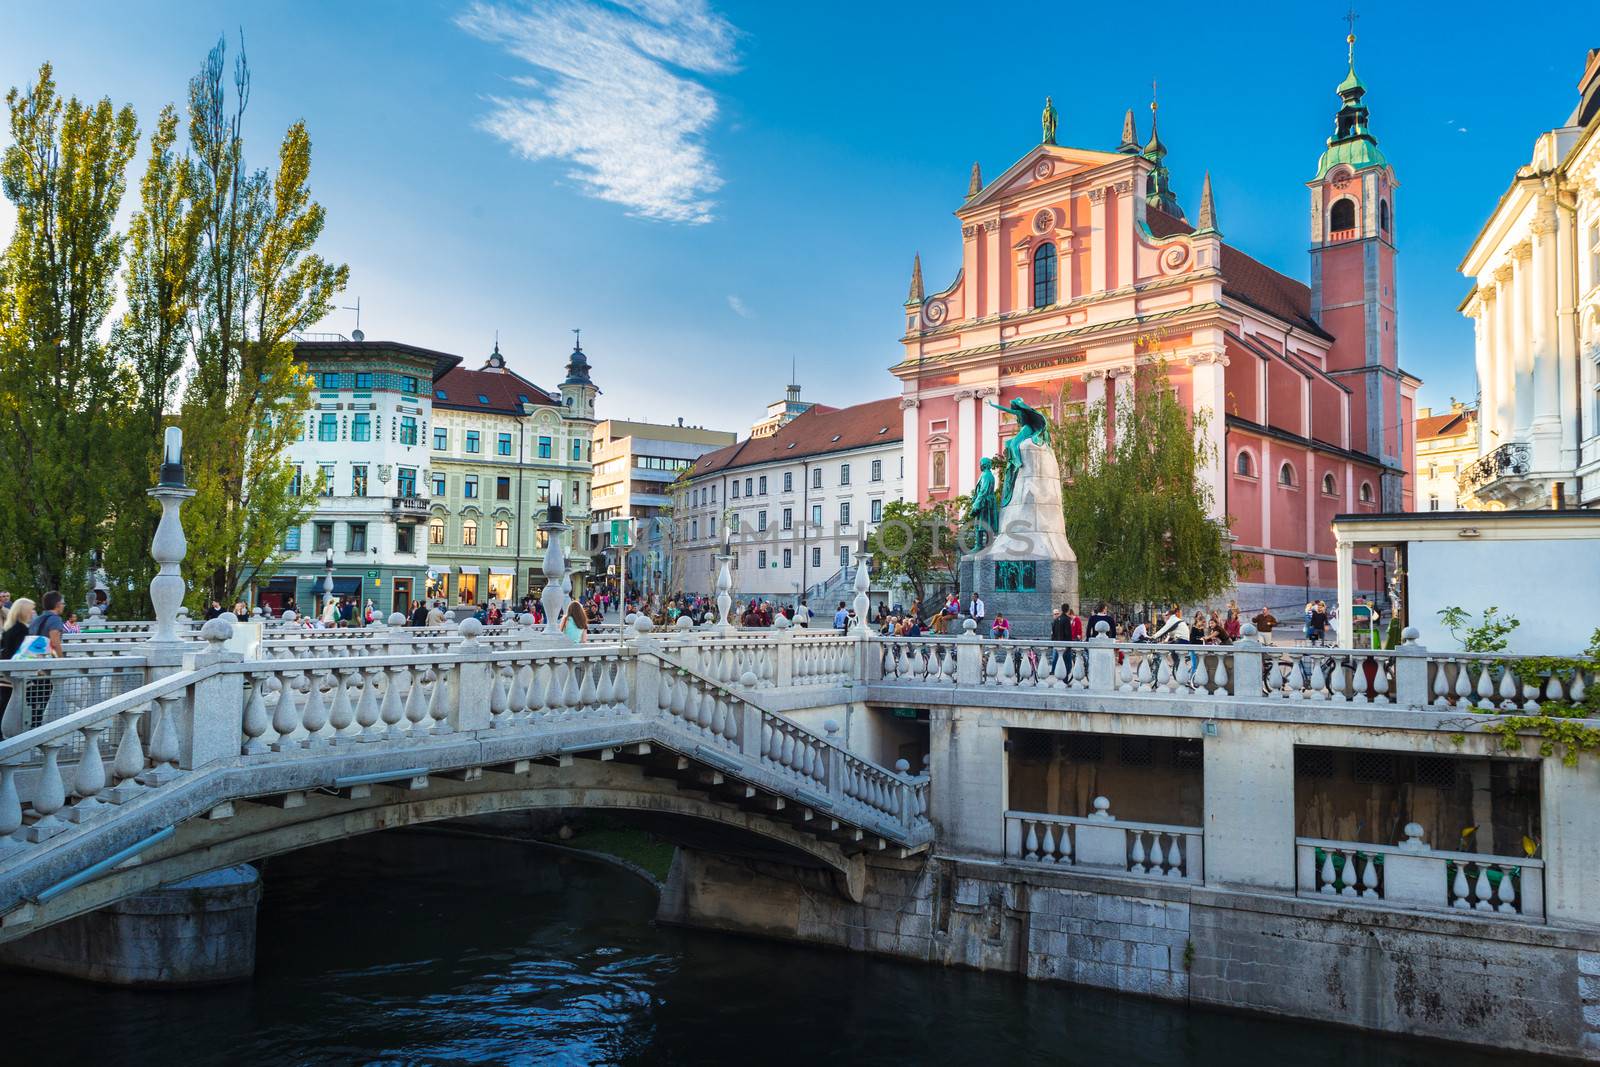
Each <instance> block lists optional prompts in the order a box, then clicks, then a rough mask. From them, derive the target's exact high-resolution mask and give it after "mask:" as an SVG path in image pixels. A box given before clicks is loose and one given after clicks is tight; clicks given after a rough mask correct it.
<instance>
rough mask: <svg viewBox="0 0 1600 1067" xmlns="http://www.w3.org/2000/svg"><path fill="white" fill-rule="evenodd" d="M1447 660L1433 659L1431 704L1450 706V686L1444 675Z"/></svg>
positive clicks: (1442, 706)
mask: <svg viewBox="0 0 1600 1067" xmlns="http://www.w3.org/2000/svg"><path fill="white" fill-rule="evenodd" d="M1448 662H1449V661H1448V660H1442V659H1441V660H1435V661H1434V663H1433V706H1434V707H1436V708H1448V707H1449V706H1450V686H1449V685H1448V684H1447V682H1446V679H1445V675H1446V673H1447V671H1446V665H1447V664H1448Z"/></svg>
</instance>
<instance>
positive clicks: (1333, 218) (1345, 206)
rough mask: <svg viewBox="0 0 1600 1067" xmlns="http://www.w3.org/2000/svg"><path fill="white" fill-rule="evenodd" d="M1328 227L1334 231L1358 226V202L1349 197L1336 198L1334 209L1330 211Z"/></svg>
mask: <svg viewBox="0 0 1600 1067" xmlns="http://www.w3.org/2000/svg"><path fill="white" fill-rule="evenodd" d="M1328 228H1329V229H1330V230H1332V231H1333V232H1334V233H1338V232H1339V231H1340V230H1353V229H1355V228H1356V202H1355V201H1354V200H1351V199H1350V198H1349V197H1344V198H1342V199H1340V200H1335V201H1334V203H1333V210H1332V211H1330V212H1328Z"/></svg>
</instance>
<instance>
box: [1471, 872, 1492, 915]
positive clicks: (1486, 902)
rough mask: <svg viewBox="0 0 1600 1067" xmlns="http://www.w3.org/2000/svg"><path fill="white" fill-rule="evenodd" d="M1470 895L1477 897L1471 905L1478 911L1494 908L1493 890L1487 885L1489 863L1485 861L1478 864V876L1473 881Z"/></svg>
mask: <svg viewBox="0 0 1600 1067" xmlns="http://www.w3.org/2000/svg"><path fill="white" fill-rule="evenodd" d="M1472 895H1473V896H1474V897H1476V898H1477V903H1476V904H1474V905H1473V907H1474V908H1476V909H1477V910H1478V911H1493V910H1494V890H1493V889H1492V888H1491V887H1490V885H1489V865H1488V864H1487V863H1479V864H1478V878H1477V880H1476V881H1475V882H1474V883H1473V886H1472Z"/></svg>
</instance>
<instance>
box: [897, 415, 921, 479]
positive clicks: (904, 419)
mask: <svg viewBox="0 0 1600 1067" xmlns="http://www.w3.org/2000/svg"><path fill="white" fill-rule="evenodd" d="M921 406H922V401H920V400H918V399H917V398H916V397H914V396H903V397H901V398H900V433H901V438H902V443H901V455H902V456H904V457H905V477H904V479H902V483H901V487H900V492H901V495H902V496H903V497H904V498H905V499H907V500H909V501H911V502H912V503H913V504H921V503H922V497H923V493H922V486H921V483H920V481H919V479H920V478H921V477H922V420H921V419H920V418H919V417H918V414H917V409H918V408H919V407H921Z"/></svg>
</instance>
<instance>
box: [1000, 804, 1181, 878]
mask: <svg viewBox="0 0 1600 1067" xmlns="http://www.w3.org/2000/svg"><path fill="white" fill-rule="evenodd" d="M1110 807H1111V805H1110V801H1108V800H1107V799H1106V798H1105V797H1095V799H1094V808H1095V811H1094V814H1092V815H1088V816H1083V817H1078V816H1072V815H1044V814H1040V813H1038V812H1030V811H1007V812H1006V813H1005V823H1006V852H1005V854H1006V858H1007V859H1010V860H1020V861H1021V862H1024V863H1043V864H1056V865H1061V866H1070V867H1074V868H1078V869H1082V870H1089V871H1098V872H1102V873H1114V874H1130V875H1135V876H1140V877H1149V878H1166V879H1173V880H1177V881H1185V882H1196V883H1200V882H1204V881H1205V831H1204V830H1203V829H1202V828H1201V827H1198V826H1173V825H1168V824H1165V823H1142V822H1123V821H1121V820H1119V819H1117V818H1116V817H1115V816H1113V815H1112V814H1111V810H1110Z"/></svg>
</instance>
